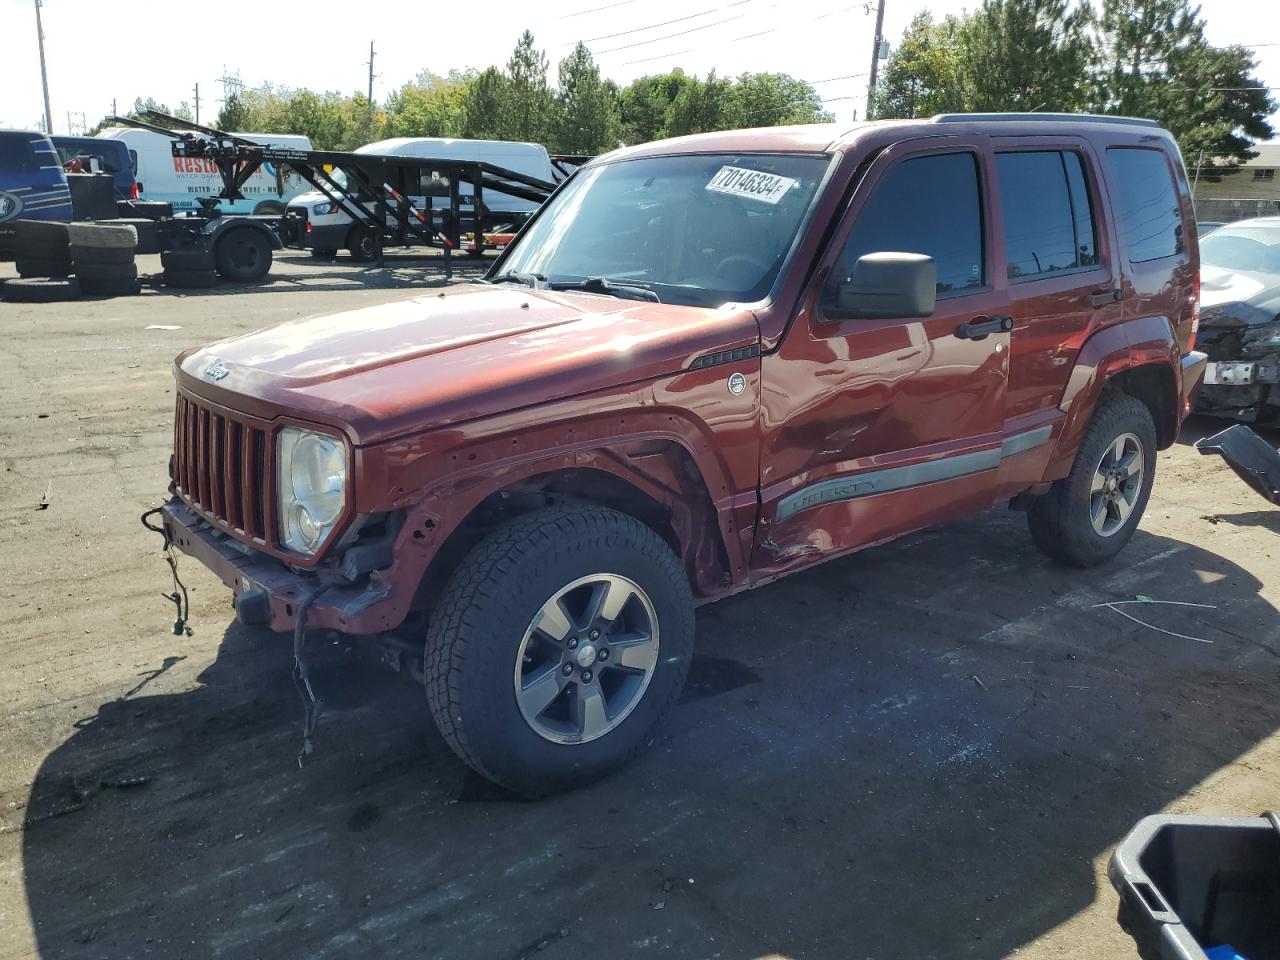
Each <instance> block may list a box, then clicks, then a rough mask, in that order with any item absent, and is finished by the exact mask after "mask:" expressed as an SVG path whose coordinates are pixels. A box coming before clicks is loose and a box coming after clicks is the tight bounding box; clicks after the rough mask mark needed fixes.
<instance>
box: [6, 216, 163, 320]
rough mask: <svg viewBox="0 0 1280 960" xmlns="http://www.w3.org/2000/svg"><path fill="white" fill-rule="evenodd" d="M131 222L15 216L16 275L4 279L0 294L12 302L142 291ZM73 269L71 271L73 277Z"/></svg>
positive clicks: (55, 299) (125, 293)
mask: <svg viewBox="0 0 1280 960" xmlns="http://www.w3.org/2000/svg"><path fill="white" fill-rule="evenodd" d="M137 246H138V235H137V232H136V231H135V230H134V229H133V227H131V226H112V225H109V224H95V223H70V224H68V223H53V222H49V221H44V220H19V221H18V223H17V225H16V227H15V232H14V252H15V254H16V260H15V266H16V267H17V270H18V276H19V278H20V279H18V280H6V281H5V282H4V285H3V288H0V297H2V298H3V299H5V300H7V301H10V302H12V303H57V302H61V301H65V300H75V299H77V298H78V297H80V296H81V294H88V295H90V296H105V297H120V296H133V295H135V294H138V293H141V292H142V285H141V284H140V283H139V282H138V268H137V265H136V264H135V262H134V254H135V251H136V249H137ZM72 274H74V276H72Z"/></svg>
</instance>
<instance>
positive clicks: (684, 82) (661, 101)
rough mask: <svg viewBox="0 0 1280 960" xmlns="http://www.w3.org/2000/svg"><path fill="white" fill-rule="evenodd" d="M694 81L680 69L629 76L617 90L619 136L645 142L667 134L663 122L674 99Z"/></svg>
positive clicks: (669, 117)
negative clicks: (632, 78)
mask: <svg viewBox="0 0 1280 960" xmlns="http://www.w3.org/2000/svg"><path fill="white" fill-rule="evenodd" d="M694 82H695V81H694V80H693V79H692V78H690V77H686V76H685V75H684V72H683V71H681V70H675V71H672V72H671V73H667V74H661V75H659V76H649V77H640V78H639V79H637V80H633V81H632V82H631V83H629V84H628V85H627V86H626V87H624V88H623V89H622V90H621V92H619V94H618V110H619V113H620V115H621V118H622V139H623V140H624V141H625V142H626V143H648V142H649V141H650V140H661V139H662V138H663V137H666V136H668V135H669V134H668V133H667V125H668V123H669V122H670V119H671V109H672V106H673V105H674V103H675V102H676V99H677V98H678V97H679V96H680V94H681V93H682V92H683V91H684V90H685V88H686V87H688V86H690V85H691V84H693V83H694Z"/></svg>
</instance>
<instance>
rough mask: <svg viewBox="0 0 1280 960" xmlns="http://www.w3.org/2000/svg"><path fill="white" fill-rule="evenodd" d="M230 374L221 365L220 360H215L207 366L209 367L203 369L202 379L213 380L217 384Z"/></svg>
mask: <svg viewBox="0 0 1280 960" xmlns="http://www.w3.org/2000/svg"><path fill="white" fill-rule="evenodd" d="M230 372H231V371H230V370H228V369H227V368H226V366H225V365H223V363H222V361H221V360H215V361H213V363H211V364H209V366H207V367H205V369H204V378H205V379H206V380H213V381H214V382H217V381H218V380H221V379H222V378H223V377H225V376H226V375H227V374H228V373H230Z"/></svg>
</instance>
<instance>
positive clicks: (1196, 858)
mask: <svg viewBox="0 0 1280 960" xmlns="http://www.w3.org/2000/svg"><path fill="white" fill-rule="evenodd" d="M1107 872H1108V874H1109V875H1110V877H1111V884H1112V886H1114V887H1115V888H1116V891H1117V892H1118V893H1119V894H1120V913H1119V917H1118V918H1117V919H1118V920H1119V922H1120V926H1121V927H1122V928H1123V929H1124V931H1125V932H1126V933H1128V934H1129V935H1130V936H1131V937H1133V939H1134V941H1135V942H1136V943H1137V946H1138V954H1139V955H1140V956H1141V957H1142V958H1143V960H1206V958H1215V960H1216V958H1217V957H1219V956H1224V955H1225V956H1226V957H1231V956H1232V954H1231V953H1226V952H1219V951H1217V950H1214V948H1221V947H1223V946H1225V945H1230V946H1231V947H1234V948H1235V955H1238V956H1240V957H1243V958H1244V960H1280V818H1277V816H1276V815H1275V814H1274V813H1269V814H1266V815H1265V816H1262V817H1177V816H1163V817H1147V818H1146V819H1144V820H1141V821H1139V823H1138V825H1137V826H1135V827H1134V828H1133V829H1132V830H1131V831H1130V832H1129V835H1128V836H1127V837H1125V839H1124V841H1123V842H1122V843H1121V844H1120V846H1118V847H1116V851H1115V853H1113V854H1112V855H1111V865H1110V867H1109V868H1108V871H1107ZM1210 951H1212V952H1210Z"/></svg>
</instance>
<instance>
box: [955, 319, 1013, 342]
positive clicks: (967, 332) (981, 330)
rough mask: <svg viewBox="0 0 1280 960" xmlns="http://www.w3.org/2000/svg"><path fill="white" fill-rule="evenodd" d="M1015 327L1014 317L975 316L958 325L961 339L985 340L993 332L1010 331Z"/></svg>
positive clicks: (957, 334)
mask: <svg viewBox="0 0 1280 960" xmlns="http://www.w3.org/2000/svg"><path fill="white" fill-rule="evenodd" d="M1012 329H1013V317H984V318H976V317H975V318H974V319H973V320H970V321H969V322H968V323H962V324H960V326H958V327H956V336H957V337H959V338H960V339H961V340H985V339H986V338H987V337H989V336H990V335H991V334H993V333H1008V332H1009V331H1010V330H1012Z"/></svg>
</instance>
